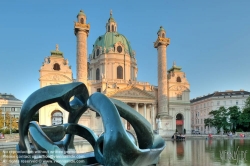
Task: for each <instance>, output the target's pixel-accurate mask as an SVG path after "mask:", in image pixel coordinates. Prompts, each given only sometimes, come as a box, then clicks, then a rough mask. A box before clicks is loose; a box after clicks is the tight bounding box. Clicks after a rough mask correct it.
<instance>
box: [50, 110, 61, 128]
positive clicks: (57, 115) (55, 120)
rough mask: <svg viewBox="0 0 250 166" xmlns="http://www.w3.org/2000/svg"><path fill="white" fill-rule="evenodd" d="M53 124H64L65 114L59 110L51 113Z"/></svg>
mask: <svg viewBox="0 0 250 166" xmlns="http://www.w3.org/2000/svg"><path fill="white" fill-rule="evenodd" d="M51 124H52V125H59V124H63V114H62V112H61V111H59V110H55V111H53V112H52V113H51Z"/></svg>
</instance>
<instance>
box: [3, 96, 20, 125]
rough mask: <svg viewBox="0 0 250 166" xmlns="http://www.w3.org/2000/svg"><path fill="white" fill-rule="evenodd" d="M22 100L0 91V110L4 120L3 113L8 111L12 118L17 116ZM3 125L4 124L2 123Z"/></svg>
mask: <svg viewBox="0 0 250 166" xmlns="http://www.w3.org/2000/svg"><path fill="white" fill-rule="evenodd" d="M22 105H23V102H22V101H21V100H19V99H17V98H16V97H15V96H14V95H11V94H7V93H0V110H1V111H2V115H3V117H4V120H5V114H6V113H7V112H9V114H10V116H11V117H13V118H19V115H20V112H21V107H22ZM4 126H5V124H4Z"/></svg>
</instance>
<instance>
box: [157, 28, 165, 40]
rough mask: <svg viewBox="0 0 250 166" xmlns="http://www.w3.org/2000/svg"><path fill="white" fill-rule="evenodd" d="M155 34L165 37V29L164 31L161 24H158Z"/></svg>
mask: <svg viewBox="0 0 250 166" xmlns="http://www.w3.org/2000/svg"><path fill="white" fill-rule="evenodd" d="M157 35H158V36H159V37H162V38H165V37H166V31H165V29H164V28H163V27H162V26H160V29H159V30H158V32H157Z"/></svg>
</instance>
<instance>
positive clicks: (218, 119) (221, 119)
mask: <svg viewBox="0 0 250 166" xmlns="http://www.w3.org/2000/svg"><path fill="white" fill-rule="evenodd" d="M209 115H212V116H213V119H212V120H209V121H210V122H211V123H210V126H213V127H215V128H216V130H217V132H218V133H219V132H220V130H221V129H223V130H224V131H226V130H228V128H229V127H230V124H229V123H228V120H227V119H228V114H227V109H226V108H225V107H220V108H219V109H218V110H213V111H211V112H210V113H209ZM205 121H207V120H206V119H205Z"/></svg>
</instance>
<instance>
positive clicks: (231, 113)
mask: <svg viewBox="0 0 250 166" xmlns="http://www.w3.org/2000/svg"><path fill="white" fill-rule="evenodd" d="M240 115H241V112H240V109H239V107H237V106H233V107H229V108H228V117H229V121H230V123H231V124H232V126H231V127H232V128H231V130H232V131H233V132H235V131H236V128H237V125H238V124H240Z"/></svg>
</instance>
